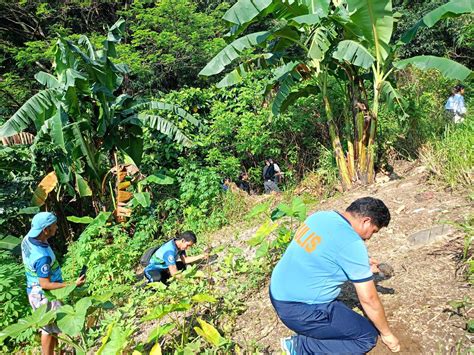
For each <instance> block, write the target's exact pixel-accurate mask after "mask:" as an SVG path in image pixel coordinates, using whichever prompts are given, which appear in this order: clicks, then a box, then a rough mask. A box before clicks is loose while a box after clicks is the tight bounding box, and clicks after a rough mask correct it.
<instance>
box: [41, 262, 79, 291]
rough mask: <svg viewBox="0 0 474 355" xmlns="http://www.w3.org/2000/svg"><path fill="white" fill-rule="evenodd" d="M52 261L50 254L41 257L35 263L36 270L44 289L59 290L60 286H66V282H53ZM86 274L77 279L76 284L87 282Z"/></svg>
mask: <svg viewBox="0 0 474 355" xmlns="http://www.w3.org/2000/svg"><path fill="white" fill-rule="evenodd" d="M51 263H52V260H51V258H50V257H49V256H45V257H42V258H40V259H39V260H38V261H37V262H36V264H35V271H36V274H37V275H38V281H39V284H40V287H41V288H42V289H43V290H57V289H58V288H63V287H66V286H67V284H66V283H65V282H51V278H50V275H51ZM85 279H86V276H85V275H82V276H80V277H79V278H78V279H77V280H76V285H77V286H81V285H82V284H83V283H84V282H85Z"/></svg>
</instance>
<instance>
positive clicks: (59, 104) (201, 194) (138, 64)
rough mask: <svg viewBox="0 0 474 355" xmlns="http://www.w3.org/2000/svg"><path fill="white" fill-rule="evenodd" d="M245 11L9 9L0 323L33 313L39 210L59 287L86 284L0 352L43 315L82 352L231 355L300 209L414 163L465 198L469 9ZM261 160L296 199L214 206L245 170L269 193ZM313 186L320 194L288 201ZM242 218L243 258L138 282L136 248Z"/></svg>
mask: <svg viewBox="0 0 474 355" xmlns="http://www.w3.org/2000/svg"><path fill="white" fill-rule="evenodd" d="M244 2H245V1H243V0H241V1H238V2H235V1H231V2H225V1H220V0H210V1H200V0H199V1H196V0H194V1H193V0H163V1H157V2H150V1H145V0H136V1H116V2H95V1H84V0H72V1H68V2H61V1H49V2H45V1H16V2H14V3H12V2H7V1H3V0H2V1H1V2H0V10H1V11H0V19H1V22H2V26H1V27H0V33H1V39H2V40H1V42H0V51H1V54H2V55H1V74H0V75H1V76H0V123H1V124H2V125H1V127H0V137H1V138H2V142H3V146H2V147H0V185H1V190H0V206H1V207H0V226H1V231H0V247H1V248H3V249H8V250H10V251H9V252H5V251H2V253H3V254H2V256H1V258H0V290H1V291H2V295H1V298H0V310H1V312H0V314H1V315H0V328H5V327H7V326H8V325H11V324H16V322H17V321H18V319H20V318H24V317H27V316H28V315H29V314H30V308H29V306H28V303H27V299H26V296H25V292H24V282H25V280H24V276H23V271H22V267H21V260H20V258H19V257H18V246H17V244H18V238H19V237H21V236H22V235H25V233H26V232H27V231H28V229H29V222H30V219H31V217H32V215H33V214H34V213H36V212H37V211H39V210H44V209H47V210H52V211H54V212H55V213H56V214H57V215H58V217H59V225H60V230H59V232H58V235H57V236H56V237H55V238H54V240H53V241H52V244H53V247H54V249H55V251H56V254H57V255H58V256H59V257H60V260H61V264H62V265H63V271H64V273H65V275H66V279H68V280H70V279H74V278H75V276H76V275H77V272H78V270H79V269H80V266H81V265H82V264H85V263H87V264H88V265H89V273H88V284H87V286H88V287H87V289H83V290H75V291H73V289H72V288H70V289H64V291H63V292H56V294H55V295H51V297H57V298H60V299H63V300H65V302H67V303H68V304H70V305H73V306H71V308H70V309H69V311H70V312H68V313H67V314H66V315H65V314H64V313H63V314H58V315H50V314H48V313H44V312H43V313H44V314H40V313H38V312H35V314H34V315H33V316H29V318H27V321H26V322H23V323H21V324H22V326H21V327H17V328H14V329H13V330H12V329H11V328H10V333H8V332H7V333H4V334H2V333H0V346H3V350H5V351H7V349H8V351H10V352H12V351H16V350H17V349H19V348H28V347H34V346H36V345H37V342H38V339H37V338H36V337H35V333H34V332H33V330H32V329H33V328H38V327H40V326H41V325H42V324H45V323H47V321H48V320H50V319H51V317H53V316H54V317H57V319H62V320H63V321H62V324H63V326H64V327H65V328H64V329H62V330H63V331H64V333H65V338H64V339H63V340H64V342H65V344H67V345H64V346H69V347H74V348H75V349H76V351H78V352H86V351H88V350H90V349H95V351H98V352H104V353H109V352H113V353H115V352H118V351H120V350H121V349H127V351H130V350H136V351H140V352H146V351H150V349H151V348H152V347H153V346H154V347H155V348H154V349H155V351H157V349H158V348H160V344H161V346H163V347H164V349H165V350H170V349H177V351H178V352H180V353H196V352H198V351H200V350H202V349H205V348H209V347H210V348H212V349H214V350H218V349H220V351H237V348H238V345H237V344H235V343H233V342H232V339H231V338H230V334H231V330H232V325H233V320H234V319H235V316H236V315H237V314H238V313H239V312H241V311H242V308H243V300H244V299H245V295H246V292H248V290H250V289H252V288H255V287H259V286H261V284H262V282H263V280H264V279H265V277H266V275H267V273H268V271H269V270H270V268H271V265H272V263H273V262H274V261H275V260H276V258H277V257H278V255H279V254H278V252H279V251H280V250H282V248H283V247H284V245H285V244H286V243H287V242H288V241H289V240H290V239H291V233H292V230H293V228H294V227H295V223H296V221H297V220H301V219H304V216H305V215H306V208H305V203H304V202H306V203H309V202H311V201H314V200H315V199H316V200H317V199H319V198H321V197H322V196H323V195H325V194H332V193H334V191H335V190H336V189H337V190H340V191H342V190H344V189H349V188H350V187H351V186H353V185H357V184H360V183H363V184H365V183H371V182H372V181H373V180H374V177H375V173H377V172H380V173H382V172H390V170H391V169H392V165H393V164H394V162H395V161H396V160H397V159H416V158H418V157H421V158H422V159H424V160H425V163H426V165H427V166H429V168H430V169H431V170H432V171H433V172H434V173H435V174H437V175H439V176H440V177H441V178H442V179H443V180H444V181H445V183H446V184H448V185H450V186H452V187H453V188H459V189H465V188H468V189H469V188H472V183H473V181H472V178H473V177H472V169H473V165H474V153H473V149H472V146H473V144H474V142H473V141H472V140H473V137H474V124H473V119H472V109H471V110H469V109H468V115H467V117H466V119H465V121H464V123H462V124H459V125H453V124H452V123H451V122H449V121H448V119H447V117H446V115H445V112H444V103H445V101H446V99H447V96H448V94H449V92H450V90H451V88H452V87H453V86H454V85H455V84H458V83H459V82H461V81H462V83H463V84H464V85H465V86H466V88H467V90H466V94H465V97H466V105H467V106H468V107H471V106H472V105H470V96H472V95H471V92H470V87H471V86H472V75H471V71H470V69H469V68H472V64H473V63H472V58H473V45H472V44H473V42H474V26H473V25H472V23H473V21H472V20H473V14H472V2H471V3H470V4H471V7H470V8H469V2H468V1H464V2H463V1H456V0H454V1H452V2H451V3H449V4H447V5H444V7H442V8H441V10H437V11H438V12H436V11H435V12H433V10H434V9H436V8H438V7H439V6H441V5H443V4H445V3H446V2H445V1H441V0H440V1H393V4H392V2H391V1H388V0H385V1H380V2H378V3H379V4H380V3H383V4H385V5H384V6H381V8H380V9H376V10H375V11H379V12H377V13H376V14H375V15H376V16H375V19H381V18H384V21H388V25H387V23H382V24H381V23H378V22H376V23H375V25H374V26H371V24H370V23H369V22H367V21H365V20H364V18H365V17H364V13H365V11H369V10H368V9H367V4H366V3H367V2H366V1H332V2H331V1H329V0H327V1H325V0H321V1H313V2H307V1H297V2H294V3H293V4H291V5H289V4H286V3H285V2H283V1H279V0H274V1H261V3H262V4H264V5H262V8H261V9H260V10H255V11H253V12H252V11H249V10H248V8H246V7H242V3H244ZM368 2H369V3H370V2H371V1H368ZM308 3H314V4H315V8H314V9H313V10H315V11H311V9H312V8H311V6H309V7H308V6H307V4H308ZM453 3H456V4H461V5H463V4H464V5H465V7H463V6H454V5H452V4H453ZM450 4H451V5H450ZM392 5H393V9H392ZM246 11H247V12H246ZM426 14H428V19H427V18H424V20H420V19H421V18H422V16H423V15H426ZM377 16H378V17H377ZM430 21H431V22H430ZM435 24H436V26H435ZM387 26H388V27H390V30H387ZM358 28H359V30H358ZM371 28H376V31H379V32H376V33H373V32H371V31H372V30H371ZM407 31H408V32H407ZM407 33H408V34H407ZM427 56H430V57H427ZM434 56H437V57H439V58H435V57H434ZM427 59H429V63H427ZM410 64H413V65H410ZM453 68H454V69H453ZM422 69H423V70H422ZM426 69H428V71H426ZM221 72H222V73H223V75H220V76H219V75H218V74H220V73H221ZM199 74H201V75H199ZM20 132H22V133H21V134H20ZM267 157H272V158H273V159H274V160H275V161H276V162H277V163H278V164H279V165H280V167H281V168H282V170H283V172H284V180H283V182H282V185H283V189H284V190H285V191H287V192H288V193H285V194H284V197H283V199H284V200H288V201H287V204H281V205H279V206H278V207H277V208H276V209H273V212H272V208H271V207H272V206H273V207H275V206H274V204H273V202H272V201H273V200H272V199H273V197H271V198H270V199H269V200H268V201H267V203H266V204H263V205H257V206H256V207H255V208H253V209H252V207H253V205H254V204H255V202H254V199H253V198H252V197H249V196H247V195H245V194H244V193H242V192H239V191H237V192H235V191H234V192H232V191H229V192H226V193H224V191H223V189H222V186H221V185H222V180H223V179H224V178H225V177H230V178H231V179H233V180H234V181H235V180H236V179H237V177H238V175H239V174H240V173H241V172H247V173H248V174H249V178H250V185H251V189H252V193H253V194H261V193H262V190H263V186H262V181H261V180H262V177H261V175H262V169H263V165H264V159H265V158H267ZM310 173H311V174H310ZM309 175H311V176H312V177H314V176H316V180H317V182H314V181H313V185H317V187H318V188H317V189H316V190H317V193H315V194H313V195H311V196H309V195H305V196H303V197H304V198H303V200H304V202H303V200H301V199H299V198H297V199H292V198H291V195H292V191H293V189H294V188H295V186H297V185H298V184H299V183H300V182H301V181H302V180H304V179H305V177H307V176H309ZM313 180H314V179H313ZM471 193H472V191H471ZM249 211H251V212H250V214H249V216H250V219H252V220H255V219H256V220H257V222H258V221H261V222H264V224H263V226H262V227H261V228H260V229H259V231H258V232H257V233H256V235H255V237H254V238H253V239H252V240H251V245H252V246H254V247H258V251H257V257H256V258H255V259H254V260H253V261H252V262H251V263H249V262H248V261H246V259H245V257H244V255H243V254H244V253H243V250H241V249H238V248H230V249H229V250H227V251H226V257H225V260H222V261H221V262H220V264H219V272H216V271H215V270H214V269H211V268H206V269H205V270H197V269H194V268H193V269H191V270H188V271H186V277H185V278H184V280H181V282H180V284H179V286H178V284H177V283H172V284H171V286H170V287H168V288H167V289H166V290H165V289H162V288H161V287H160V286H155V287H158V288H159V291H160V292H143V290H142V289H138V288H137V286H136V280H135V274H136V273H135V270H136V267H137V264H138V260H139V258H140V256H141V254H142V252H143V251H144V250H145V249H146V248H147V247H149V246H150V245H154V244H157V243H160V242H162V241H165V240H167V239H168V238H169V237H171V236H173V235H174V234H175V233H177V232H180V231H184V230H187V229H191V230H193V231H195V232H197V233H198V234H200V235H201V236H202V235H206V233H209V232H212V231H215V230H217V229H219V228H220V227H222V226H224V225H226V224H230V223H235V222H236V221H240V220H241V219H242V218H243V217H244V216H245V215H246V214H247V213H248V212H249ZM253 223H255V222H253ZM466 228H471V229H470V230H472V227H469V226H468V227H466ZM270 234H271V235H273V239H272V242H269V241H268V240H267V239H266V238H267V236H268V235H270ZM207 242H208V243H210V241H207ZM203 244H205V243H204V242H202V243H201V242H200V247H202V248H204V246H203ZM468 244H469V243H468ZM269 250H273V251H275V253H272V254H269ZM269 255H272V257H269ZM469 255H471V254H470V251H469V248H468V250H467V251H466V253H465V255H464V258H465V259H466V260H467V261H470V262H471V265H472V257H470V256H469ZM263 256H266V257H263ZM470 258H471V259H470ZM250 270H252V272H250ZM471 273H472V266H471ZM211 281H212V282H211ZM226 282H227V284H226ZM223 284H226V286H225V287H222V285H223ZM19 285H20V288H19V287H18V286H19ZM213 285H216V286H215V287H214V286H213ZM211 293H212V296H210V294H211ZM157 305H158V306H157ZM170 314H171V315H172V317H169V315H170ZM68 317H69V318H68ZM86 319H87V322H86ZM157 319H158V320H160V324H161V325H157V323H153V325H154V329H153V331H152V332H151V333H150V335H149V337H148V339H139V338H138V337H137V334H138V333H139V331H138V330H140V329H141V327H142V323H146V322H150V321H155V320H157ZM18 324H20V323H18ZM67 324H75V325H76V326H75V327H72V326H70V327H68V326H67ZM212 324H213V325H212ZM216 328H217V329H218V330H217V329H216ZM7 329H8V328H7ZM7 335H11V336H10V337H7ZM163 339H166V340H167V341H166V344H165V345H163ZM2 341H3V343H1V342H2ZM1 344H3V345H1Z"/></svg>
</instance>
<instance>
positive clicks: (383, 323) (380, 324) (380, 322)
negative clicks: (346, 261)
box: [354, 280, 400, 352]
mask: <svg viewBox="0 0 474 355" xmlns="http://www.w3.org/2000/svg"><path fill="white" fill-rule="evenodd" d="M354 286H355V289H356V292H357V297H358V298H359V301H360V303H361V305H362V308H363V309H364V311H365V313H366V314H367V317H369V319H370V320H371V321H372V323H373V324H374V325H375V327H376V328H377V329H378V331H379V332H380V336H381V338H382V341H383V342H384V344H385V345H386V346H387V347H388V348H389V349H390V350H391V351H393V352H398V351H400V344H399V341H398V339H397V337H396V336H395V335H393V333H392V331H391V329H390V327H389V325H388V322H387V317H386V316H385V310H384V308H383V305H382V302H381V301H380V298H379V295H378V293H377V289H376V288H375V283H374V281H373V280H369V281H365V282H354Z"/></svg>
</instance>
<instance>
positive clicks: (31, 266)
mask: <svg viewBox="0 0 474 355" xmlns="http://www.w3.org/2000/svg"><path fill="white" fill-rule="evenodd" d="M56 222H57V218H56V216H55V215H54V214H52V213H50V212H40V213H37V214H36V215H35V216H34V217H33V219H32V221H31V229H30V231H29V232H28V234H27V235H26V236H25V237H24V238H23V240H22V242H21V254H22V259H23V264H24V265H25V272H26V287H27V293H28V300H29V301H30V304H31V307H32V308H33V310H35V309H37V308H39V307H40V306H42V305H44V304H46V305H47V308H48V310H53V309H58V308H59V307H60V306H61V304H60V303H59V301H49V300H48V299H47V298H46V296H45V295H44V292H43V290H56V289H58V288H63V287H66V286H67V284H66V283H65V282H64V281H63V277H62V274H61V268H60V267H59V264H58V261H57V260H56V256H55V255H54V252H53V250H52V249H51V247H50V246H49V243H48V240H49V239H50V238H52V237H53V236H54V235H55V234H56V231H57V229H58V226H57V223H56ZM84 282H85V275H83V276H80V277H79V278H78V279H77V280H76V285H77V286H81V285H82V284H83V283H84ZM59 333H60V331H59V328H58V327H57V326H56V324H48V325H47V326H45V327H43V328H42V334H41V353H42V354H43V355H53V354H54V348H55V347H56V345H57V343H58V339H57V337H56V334H59Z"/></svg>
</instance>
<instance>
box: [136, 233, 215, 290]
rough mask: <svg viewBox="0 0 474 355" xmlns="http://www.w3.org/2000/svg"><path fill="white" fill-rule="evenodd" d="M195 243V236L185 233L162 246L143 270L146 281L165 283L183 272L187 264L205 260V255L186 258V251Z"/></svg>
mask: <svg viewBox="0 0 474 355" xmlns="http://www.w3.org/2000/svg"><path fill="white" fill-rule="evenodd" d="M196 242H197V238H196V235H195V234H194V233H193V232H191V231H187V232H184V233H181V234H180V235H178V236H177V237H176V238H174V239H171V240H170V241H168V242H166V243H165V244H163V245H162V246H161V247H160V248H158V249H157V250H156V251H155V252H154V253H153V255H152V256H151V258H150V262H149V264H148V265H147V266H146V268H145V271H144V274H145V277H146V278H147V280H148V281H149V282H159V281H161V282H163V283H166V282H167V281H168V279H169V278H170V277H171V276H174V275H175V274H176V273H178V271H180V270H184V269H185V268H186V265H187V264H190V263H193V262H196V261H199V260H202V259H205V258H207V257H208V255H207V254H201V255H196V256H186V250H188V249H189V248H190V247H192V246H193V245H194V244H196Z"/></svg>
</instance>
